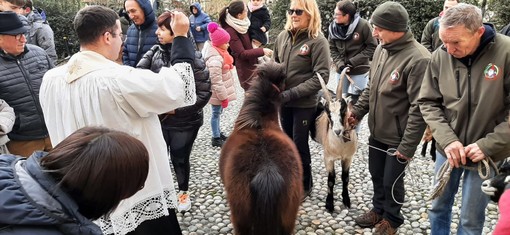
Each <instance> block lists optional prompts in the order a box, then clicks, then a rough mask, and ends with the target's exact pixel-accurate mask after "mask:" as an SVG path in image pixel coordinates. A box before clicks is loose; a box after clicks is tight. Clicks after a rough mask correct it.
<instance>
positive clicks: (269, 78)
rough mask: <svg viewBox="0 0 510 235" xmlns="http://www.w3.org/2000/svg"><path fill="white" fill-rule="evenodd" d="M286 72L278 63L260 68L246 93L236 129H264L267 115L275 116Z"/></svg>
mask: <svg viewBox="0 0 510 235" xmlns="http://www.w3.org/2000/svg"><path fill="white" fill-rule="evenodd" d="M284 79H285V71H284V69H283V66H280V65H279V64H277V63H266V64H263V65H260V66H258V68H257V74H254V78H253V79H252V84H251V86H250V89H249V90H248V91H247V92H246V95H245V98H244V103H243V106H242V107H241V109H243V110H244V112H242V113H240V114H239V116H238V117H237V119H236V122H235V129H238V130H240V129H243V128H245V127H249V128H257V129H260V128H262V123H263V122H262V120H263V119H264V118H265V117H266V116H267V115H275V114H276V113H278V112H277V110H275V109H276V108H277V107H279V103H280V93H281V91H282V90H283V81H284Z"/></svg>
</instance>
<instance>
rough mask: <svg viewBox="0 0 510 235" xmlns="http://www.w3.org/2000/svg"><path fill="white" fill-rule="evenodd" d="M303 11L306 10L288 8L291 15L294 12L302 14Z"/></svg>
mask: <svg viewBox="0 0 510 235" xmlns="http://www.w3.org/2000/svg"><path fill="white" fill-rule="evenodd" d="M303 12H305V11H304V10H301V9H289V10H287V13H288V14H289V15H292V14H294V13H296V15H298V16H300V15H302V14H303Z"/></svg>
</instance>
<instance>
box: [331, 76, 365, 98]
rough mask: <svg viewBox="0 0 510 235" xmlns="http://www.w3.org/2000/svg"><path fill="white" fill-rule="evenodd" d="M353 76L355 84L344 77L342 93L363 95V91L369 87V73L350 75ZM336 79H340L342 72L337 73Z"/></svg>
mask: <svg viewBox="0 0 510 235" xmlns="http://www.w3.org/2000/svg"><path fill="white" fill-rule="evenodd" d="M349 76H351V78H352V80H353V81H354V85H355V86H353V85H352V84H351V82H350V81H349V80H348V79H347V78H344V81H343V83H342V95H344V96H345V95H347V94H351V95H358V96H359V95H361V92H363V90H364V89H365V88H366V87H367V84H368V73H364V74H359V75H349ZM336 79H337V80H338V81H340V74H339V73H337V74H336Z"/></svg>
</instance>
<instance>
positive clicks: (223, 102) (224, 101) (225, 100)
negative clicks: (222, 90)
mask: <svg viewBox="0 0 510 235" xmlns="http://www.w3.org/2000/svg"><path fill="white" fill-rule="evenodd" d="M221 107H222V108H227V107H228V99H224V100H223V101H221Z"/></svg>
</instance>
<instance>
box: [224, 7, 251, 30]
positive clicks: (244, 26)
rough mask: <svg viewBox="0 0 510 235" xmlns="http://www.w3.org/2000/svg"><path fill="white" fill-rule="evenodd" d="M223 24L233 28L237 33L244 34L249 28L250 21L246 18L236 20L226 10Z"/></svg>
mask: <svg viewBox="0 0 510 235" xmlns="http://www.w3.org/2000/svg"><path fill="white" fill-rule="evenodd" d="M225 22H226V23H227V24H228V25H230V27H232V28H234V29H235V30H236V31H237V32H238V33H240V34H245V33H247V32H248V28H249V27H250V19H248V17H246V18H245V19H244V20H240V19H237V18H235V17H233V16H232V15H230V13H228V10H227V17H226V18H225Z"/></svg>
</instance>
